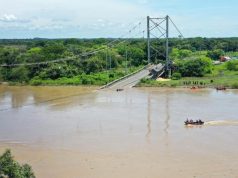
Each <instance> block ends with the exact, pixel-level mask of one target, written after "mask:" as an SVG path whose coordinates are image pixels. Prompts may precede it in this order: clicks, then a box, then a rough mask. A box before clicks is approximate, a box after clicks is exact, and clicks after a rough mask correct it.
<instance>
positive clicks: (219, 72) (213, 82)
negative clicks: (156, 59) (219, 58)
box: [137, 63, 238, 89]
mask: <svg viewBox="0 0 238 178" xmlns="http://www.w3.org/2000/svg"><path fill="white" fill-rule="evenodd" d="M137 87H171V88H174V87H198V88H216V87H226V88H230V89H238V71H237V70H228V69H227V63H223V64H220V65H213V68H212V73H210V74H206V75H205V76H204V77H183V78H181V79H179V80H163V79H162V80H159V79H158V80H150V79H142V80H141V82H140V83H139V84H138V85H137Z"/></svg>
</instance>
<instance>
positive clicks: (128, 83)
mask: <svg viewBox="0 0 238 178" xmlns="http://www.w3.org/2000/svg"><path fill="white" fill-rule="evenodd" d="M151 69H157V70H162V69H163V66H162V64H158V65H156V66H155V65H151V66H148V67H147V68H145V69H143V70H141V71H139V72H137V73H135V74H133V75H131V76H129V77H127V78H125V79H122V80H119V81H118V82H115V83H114V84H112V85H110V86H108V87H107V88H109V89H119V88H120V89H125V88H131V87H133V86H135V85H136V84H137V83H139V82H140V80H141V79H142V78H145V77H147V76H149V74H150V70H151Z"/></svg>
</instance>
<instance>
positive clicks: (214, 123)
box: [204, 120, 238, 126]
mask: <svg viewBox="0 0 238 178" xmlns="http://www.w3.org/2000/svg"><path fill="white" fill-rule="evenodd" d="M204 125H206V126H238V121H232V120H219V121H207V122H204Z"/></svg>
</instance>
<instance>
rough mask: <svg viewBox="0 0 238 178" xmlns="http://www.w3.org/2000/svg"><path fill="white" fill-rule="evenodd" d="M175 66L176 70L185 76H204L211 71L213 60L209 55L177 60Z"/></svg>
mask: <svg viewBox="0 0 238 178" xmlns="http://www.w3.org/2000/svg"><path fill="white" fill-rule="evenodd" d="M175 68H176V70H175V71H176V72H179V73H181V75H182V76H183V77H202V76H204V75H205V74H207V73H210V72H211V68H212V62H211V59H210V58H207V57H199V58H194V59H189V60H176V61H175Z"/></svg>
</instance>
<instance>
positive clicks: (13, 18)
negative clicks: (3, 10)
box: [0, 14, 17, 22]
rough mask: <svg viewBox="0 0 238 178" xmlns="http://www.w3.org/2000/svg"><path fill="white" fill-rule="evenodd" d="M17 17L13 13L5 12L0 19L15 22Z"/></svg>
mask: <svg viewBox="0 0 238 178" xmlns="http://www.w3.org/2000/svg"><path fill="white" fill-rule="evenodd" d="M16 20H17V17H16V16H15V15H13V14H4V15H2V16H1V17H0V21H2V22H15V21H16Z"/></svg>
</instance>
